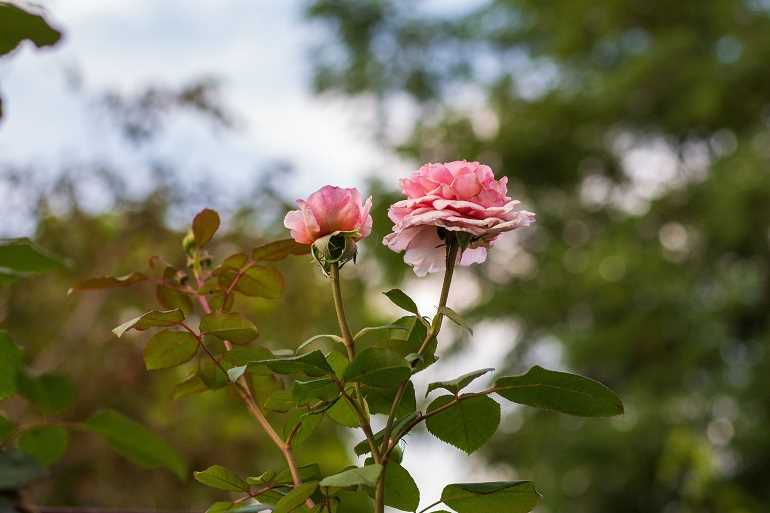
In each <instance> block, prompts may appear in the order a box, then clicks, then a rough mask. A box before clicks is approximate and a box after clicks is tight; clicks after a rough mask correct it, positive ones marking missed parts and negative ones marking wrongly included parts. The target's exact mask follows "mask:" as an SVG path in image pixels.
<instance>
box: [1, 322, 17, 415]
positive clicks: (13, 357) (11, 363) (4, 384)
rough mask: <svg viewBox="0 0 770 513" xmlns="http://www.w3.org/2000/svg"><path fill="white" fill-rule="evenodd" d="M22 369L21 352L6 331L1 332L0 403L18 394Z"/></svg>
mask: <svg viewBox="0 0 770 513" xmlns="http://www.w3.org/2000/svg"><path fill="white" fill-rule="evenodd" d="M20 368H21V350H20V349H19V348H18V347H17V346H16V344H15V343H14V342H13V340H11V337H9V336H8V333H7V332H6V331H5V330H0V401H2V400H3V399H6V398H8V397H10V396H12V395H13V394H15V393H16V390H17V389H18V373H19V369H20Z"/></svg>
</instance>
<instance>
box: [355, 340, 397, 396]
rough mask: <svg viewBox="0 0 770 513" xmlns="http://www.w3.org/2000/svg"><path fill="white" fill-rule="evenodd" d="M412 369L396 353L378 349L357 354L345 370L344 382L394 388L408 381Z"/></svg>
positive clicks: (365, 350)
mask: <svg viewBox="0 0 770 513" xmlns="http://www.w3.org/2000/svg"><path fill="white" fill-rule="evenodd" d="M411 374H412V369H411V367H410V366H409V364H408V363H407V362H406V360H404V359H403V358H402V357H401V356H399V355H398V354H397V353H395V352H393V351H390V350H388V349H382V348H379V347H369V348H367V349H364V350H363V351H361V352H359V353H358V354H357V355H356V357H355V358H354V359H353V361H352V362H350V365H348V368H347V369H345V380H346V381H355V382H358V383H364V384H367V385H372V386H377V387H394V386H398V385H399V383H401V382H402V381H404V380H406V379H409V376H411Z"/></svg>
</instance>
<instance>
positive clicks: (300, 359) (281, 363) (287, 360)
mask: <svg viewBox="0 0 770 513" xmlns="http://www.w3.org/2000/svg"><path fill="white" fill-rule="evenodd" d="M250 364H257V365H266V366H267V367H268V368H270V370H272V371H273V372H275V373H277V374H295V373H304V374H307V375H308V376H314V377H320V376H326V375H329V374H331V373H332V372H333V371H332V368H331V367H330V366H329V364H328V363H327V361H326V358H324V355H323V353H322V352H321V351H318V350H316V351H312V352H310V353H305V354H301V355H298V356H286V357H284V358H271V359H269V360H258V361H256V362H250Z"/></svg>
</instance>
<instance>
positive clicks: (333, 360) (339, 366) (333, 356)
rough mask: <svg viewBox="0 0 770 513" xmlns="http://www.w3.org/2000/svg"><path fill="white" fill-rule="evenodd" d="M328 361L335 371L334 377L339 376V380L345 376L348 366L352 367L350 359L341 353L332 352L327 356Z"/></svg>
mask: <svg viewBox="0 0 770 513" xmlns="http://www.w3.org/2000/svg"><path fill="white" fill-rule="evenodd" d="M326 361H327V362H328V363H329V366H330V367H331V368H332V369H333V370H334V375H335V376H337V379H342V378H343V376H344V375H345V369H347V368H348V365H350V361H349V360H348V357H347V356H345V355H344V354H342V353H340V352H339V351H330V352H329V354H327V355H326Z"/></svg>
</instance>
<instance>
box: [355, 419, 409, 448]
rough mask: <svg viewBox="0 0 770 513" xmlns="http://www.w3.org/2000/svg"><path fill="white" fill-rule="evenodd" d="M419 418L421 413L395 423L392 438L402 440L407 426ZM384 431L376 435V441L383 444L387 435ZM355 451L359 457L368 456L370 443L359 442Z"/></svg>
mask: <svg viewBox="0 0 770 513" xmlns="http://www.w3.org/2000/svg"><path fill="white" fill-rule="evenodd" d="M418 416H419V412H416V411H415V412H412V413H410V414H409V415H407V416H405V417H401V418H399V419H398V420H396V422H394V423H393V430H392V436H393V437H394V438H401V436H402V434H403V431H404V429H405V428H406V426H408V425H409V424H410V423H411V422H412V421H413V420H414V419H416V418H417V417H418ZM384 431H385V430H384V429H381V430H380V431H378V432H377V433H375V434H374V440H375V441H376V442H377V443H378V444H381V443H382V437H383V436H384V435H385V433H384ZM353 451H354V452H355V453H356V454H357V455H358V456H363V455H364V454H367V453H368V452H369V443H368V441H367V440H362V441H360V442H358V443H357V444H356V445H355V447H353Z"/></svg>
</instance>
